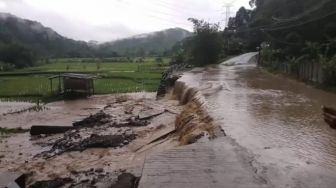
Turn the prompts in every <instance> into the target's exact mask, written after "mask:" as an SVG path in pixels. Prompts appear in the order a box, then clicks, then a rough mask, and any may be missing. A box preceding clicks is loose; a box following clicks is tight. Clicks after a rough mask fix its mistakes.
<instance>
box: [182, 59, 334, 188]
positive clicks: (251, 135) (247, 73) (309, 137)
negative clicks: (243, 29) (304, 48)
mask: <svg viewBox="0 0 336 188" xmlns="http://www.w3.org/2000/svg"><path fill="white" fill-rule="evenodd" d="M254 55H256V53H248V54H244V55H242V56H239V57H236V58H233V59H230V60H228V61H226V62H224V63H222V64H220V65H214V66H210V67H207V68H204V69H194V70H193V71H191V72H188V73H186V75H185V76H184V77H185V78H186V80H188V81H189V82H192V83H190V84H191V85H193V87H198V88H199V89H200V90H201V92H202V93H203V94H204V96H205V99H206V101H207V103H208V106H209V111H210V113H211V115H212V116H213V117H214V118H215V119H216V122H217V123H218V124H220V125H221V126H222V128H223V129H224V130H225V132H226V134H227V135H228V137H230V138H232V139H233V140H235V142H237V144H239V145H240V146H242V147H243V148H246V149H247V151H248V152H249V153H251V154H252V155H253V156H254V158H255V160H256V161H257V162H258V163H261V166H262V168H261V169H260V170H261V171H263V173H265V174H266V175H267V177H268V179H269V180H270V182H271V184H272V185H274V186H275V187H335V185H336V184H335V182H336V130H332V129H331V128H329V126H328V125H327V124H325V123H324V121H323V118H322V115H321V106H322V105H328V106H334V107H335V106H336V95H335V94H332V93H328V92H325V91H322V90H318V89H316V88H313V87H311V86H308V85H306V84H304V83H300V82H298V81H294V80H291V79H288V78H285V77H284V76H280V75H273V74H271V73H268V72H266V71H265V70H263V69H261V68H258V67H257V66H256V64H255V63H251V61H250V59H251V57H253V56H254Z"/></svg>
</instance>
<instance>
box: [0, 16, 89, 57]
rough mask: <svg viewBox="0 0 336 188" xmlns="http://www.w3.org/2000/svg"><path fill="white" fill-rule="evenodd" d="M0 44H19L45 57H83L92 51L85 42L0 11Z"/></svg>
mask: <svg viewBox="0 0 336 188" xmlns="http://www.w3.org/2000/svg"><path fill="white" fill-rule="evenodd" d="M0 45H1V46H2V47H3V46H4V45H15V46H16V47H17V46H18V45H19V46H20V47H25V48H27V49H29V50H32V51H34V52H35V53H36V54H39V55H40V56H47V57H70V56H77V57H84V56H88V55H91V53H92V52H91V49H90V48H89V46H88V44H87V43H86V42H82V41H75V40H72V39H68V38H66V37H63V36H61V35H59V34H58V33H56V32H55V31H54V30H52V29H50V28H48V27H45V26H43V25H42V24H41V23H39V22H36V21H31V20H26V19H22V18H19V17H16V16H14V15H11V14H7V13H0ZM7 47H8V46H7Z"/></svg>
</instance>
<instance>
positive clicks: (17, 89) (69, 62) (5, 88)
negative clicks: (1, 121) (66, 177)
mask: <svg viewBox="0 0 336 188" xmlns="http://www.w3.org/2000/svg"><path fill="white" fill-rule="evenodd" d="M83 60H85V63H83V62H82V61H83ZM87 61H88V59H54V60H50V61H49V62H51V63H49V64H45V65H41V66H37V67H30V68H26V69H21V70H15V71H13V72H6V73H2V72H0V86H1V87H0V98H13V97H14V98H15V97H20V98H22V97H33V98H46V97H48V96H51V88H50V82H49V79H48V77H49V76H52V75H53V72H55V73H57V72H90V73H93V74H96V75H97V76H98V79H96V80H95V93H96V94H110V93H125V92H137V91H156V89H157V87H158V85H159V83H160V79H161V73H162V72H163V71H164V70H165V68H166V65H167V63H166V62H168V59H164V62H165V63H161V64H158V63H156V62H155V61H154V59H153V58H146V59H145V62H144V63H133V62H125V63H121V62H116V63H113V62H108V63H107V62H106V63H101V64H100V69H99V70H98V69H97V64H96V63H95V62H87ZM26 73H28V74H26ZM42 73H43V74H42ZM7 74H11V75H7ZM57 87H58V80H57V79H54V80H53V88H52V89H53V91H57Z"/></svg>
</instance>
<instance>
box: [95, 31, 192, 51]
mask: <svg viewBox="0 0 336 188" xmlns="http://www.w3.org/2000/svg"><path fill="white" fill-rule="evenodd" d="M191 34H192V33H191V32H189V31H187V30H184V29H181V28H173V29H167V30H163V31H158V32H153V33H148V34H142V35H136V36H134V37H130V38H126V39H121V40H116V41H112V42H107V43H103V44H101V45H100V47H99V50H100V51H101V52H102V53H107V54H108V53H111V52H116V53H118V54H120V55H136V56H144V55H158V54H162V53H163V52H165V51H167V50H170V49H171V48H172V47H173V46H174V45H175V44H176V43H177V42H180V41H181V40H183V39H185V38H186V37H189V36H191Z"/></svg>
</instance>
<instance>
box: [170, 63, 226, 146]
mask: <svg viewBox="0 0 336 188" xmlns="http://www.w3.org/2000/svg"><path fill="white" fill-rule="evenodd" d="M193 71H197V70H196V69H194V70H193ZM169 74H171V75H177V74H176V73H174V71H172V72H169ZM169 74H168V75H167V76H166V77H167V78H168V80H169V84H168V85H167V86H166V87H165V88H166V90H165V91H166V93H170V94H168V96H169V95H171V96H172V97H173V98H174V99H176V100H178V101H179V103H180V105H183V109H182V111H181V113H180V114H178V115H177V116H176V121H175V128H176V134H177V136H178V140H179V142H180V145H187V144H192V143H195V142H197V141H198V140H200V139H203V138H204V139H205V140H211V139H215V138H217V137H221V136H224V135H225V133H224V131H223V130H222V129H221V127H220V126H218V125H216V124H215V123H214V120H213V118H212V117H211V116H210V115H209V113H208V107H207V104H206V101H205V98H204V93H203V92H201V91H200V87H199V86H198V85H197V83H194V81H193V80H190V79H189V77H188V75H182V74H181V75H179V74H178V75H179V78H178V79H177V80H176V81H174V83H173V84H172V83H171V79H170V78H175V77H174V76H169ZM174 80H175V79H174ZM219 89H221V88H219ZM205 93H206V92H205Z"/></svg>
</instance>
